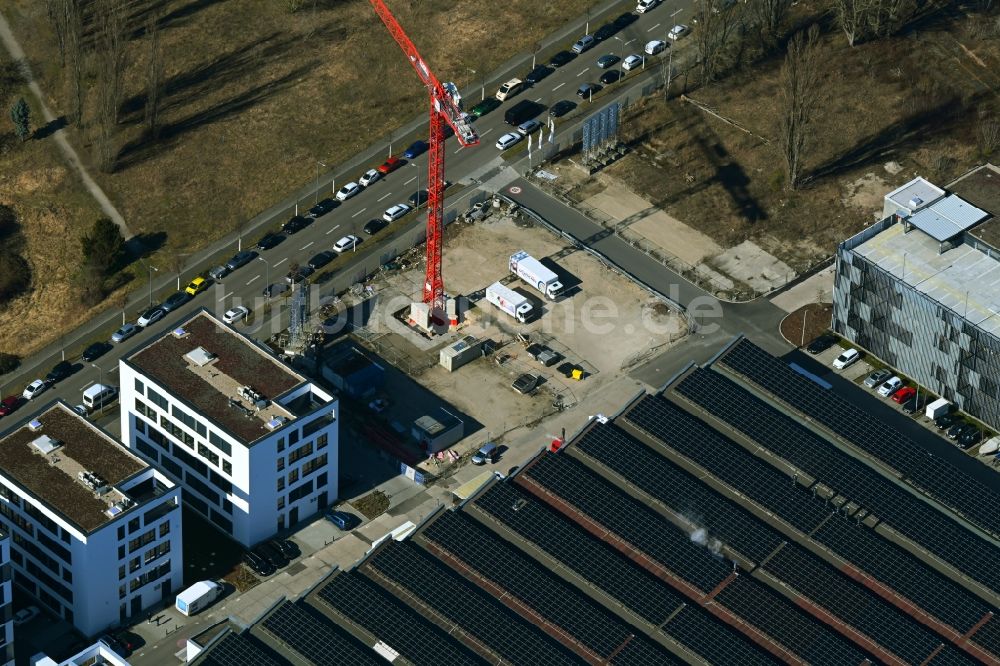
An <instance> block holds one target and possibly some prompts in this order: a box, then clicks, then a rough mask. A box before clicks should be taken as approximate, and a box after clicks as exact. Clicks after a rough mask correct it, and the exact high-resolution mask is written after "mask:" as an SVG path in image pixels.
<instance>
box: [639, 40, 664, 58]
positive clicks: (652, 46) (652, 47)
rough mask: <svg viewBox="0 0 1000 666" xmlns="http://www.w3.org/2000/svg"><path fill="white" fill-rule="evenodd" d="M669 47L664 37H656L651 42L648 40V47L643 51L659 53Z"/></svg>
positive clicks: (647, 53) (652, 53)
mask: <svg viewBox="0 0 1000 666" xmlns="http://www.w3.org/2000/svg"><path fill="white" fill-rule="evenodd" d="M666 49H667V43H666V42H665V41H663V40H662V39H654V40H653V41H651V42H646V48H644V49H643V51H645V52H646V55H656V54H657V53H663V52H664V51H665V50H666Z"/></svg>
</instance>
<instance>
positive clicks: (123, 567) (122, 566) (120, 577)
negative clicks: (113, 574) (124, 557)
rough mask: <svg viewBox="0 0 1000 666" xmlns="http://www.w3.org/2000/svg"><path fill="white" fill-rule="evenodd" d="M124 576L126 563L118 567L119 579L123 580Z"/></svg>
mask: <svg viewBox="0 0 1000 666" xmlns="http://www.w3.org/2000/svg"><path fill="white" fill-rule="evenodd" d="M124 577H125V565H124V564H123V565H121V566H120V567H118V580H121V579H122V578H124Z"/></svg>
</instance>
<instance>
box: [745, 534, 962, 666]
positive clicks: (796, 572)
mask: <svg viewBox="0 0 1000 666" xmlns="http://www.w3.org/2000/svg"><path fill="white" fill-rule="evenodd" d="M764 569H765V570H766V571H769V572H770V573H772V574H773V575H775V576H777V577H778V578H779V579H780V580H782V581H784V582H786V583H787V584H788V585H790V586H791V587H792V588H794V589H795V590H797V591H798V592H799V593H800V594H802V595H804V596H806V597H808V598H809V599H812V600H813V601H815V602H816V603H817V604H819V605H820V606H822V607H823V608H826V609H827V610H828V611H830V612H831V613H832V614H833V615H835V616H837V617H839V618H840V619H841V620H843V621H844V622H846V623H847V624H849V625H851V626H853V627H854V628H856V629H857V630H859V631H860V632H861V633H863V634H866V635H867V636H869V637H871V638H872V639H874V640H875V642H876V643H878V644H880V645H882V646H883V647H885V648H887V649H888V650H889V651H890V652H892V653H893V654H895V655H897V656H898V657H901V658H902V659H904V660H905V661H907V662H908V663H911V664H919V663H921V662H923V661H924V660H925V659H926V658H927V657H928V655H930V653H931V652H932V651H933V650H934V649H935V648H936V647H937V646H938V645H940V644H941V643H942V642H943V640H942V639H941V637H939V636H937V635H935V634H933V633H931V632H930V631H929V630H928V629H925V628H924V627H923V626H921V625H919V624H917V622H916V621H915V620H913V619H912V618H910V617H909V616H906V615H904V614H903V613H902V612H901V611H898V610H896V609H895V608H894V607H892V606H890V605H889V604H888V602H886V601H884V600H882V599H881V598H879V597H878V596H876V595H875V594H874V593H873V592H870V591H869V590H867V589H865V588H864V587H863V586H861V585H860V584H858V583H855V582H853V581H851V580H850V579H848V578H846V577H844V576H843V575H841V574H840V573H839V572H837V571H836V570H835V569H832V568H831V567H830V566H829V565H828V564H826V563H825V562H824V561H823V560H821V559H819V558H818V557H817V556H815V555H813V554H812V553H810V552H808V551H806V550H805V549H803V548H800V547H799V546H797V545H795V544H791V543H789V544H786V545H785V547H784V548H782V549H781V550H780V551H779V552H778V554H777V555H775V556H774V557H772V558H771V559H770V560H768V561H767V563H766V564H765V565H764Z"/></svg>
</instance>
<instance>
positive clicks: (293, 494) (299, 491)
mask: <svg viewBox="0 0 1000 666" xmlns="http://www.w3.org/2000/svg"><path fill="white" fill-rule="evenodd" d="M312 491H313V482H312V479H310V480H308V481H304V482H302V483H301V484H299V487H298V488H294V489H292V490H291V491H289V493H288V501H289V502H296V501H298V500H300V499H302V498H303V497H305V496H306V495H308V494H309V493H311V492H312Z"/></svg>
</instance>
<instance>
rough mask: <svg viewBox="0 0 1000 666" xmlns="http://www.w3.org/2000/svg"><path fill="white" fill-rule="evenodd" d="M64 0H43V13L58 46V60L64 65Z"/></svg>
mask: <svg viewBox="0 0 1000 666" xmlns="http://www.w3.org/2000/svg"><path fill="white" fill-rule="evenodd" d="M65 3H66V0H45V13H46V15H47V16H48V17H49V23H51V24H52V33H53V34H54V35H55V37H56V46H57V47H59V62H60V64H61V65H62V66H64V67H65V66H66V12H65V9H64V5H65Z"/></svg>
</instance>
